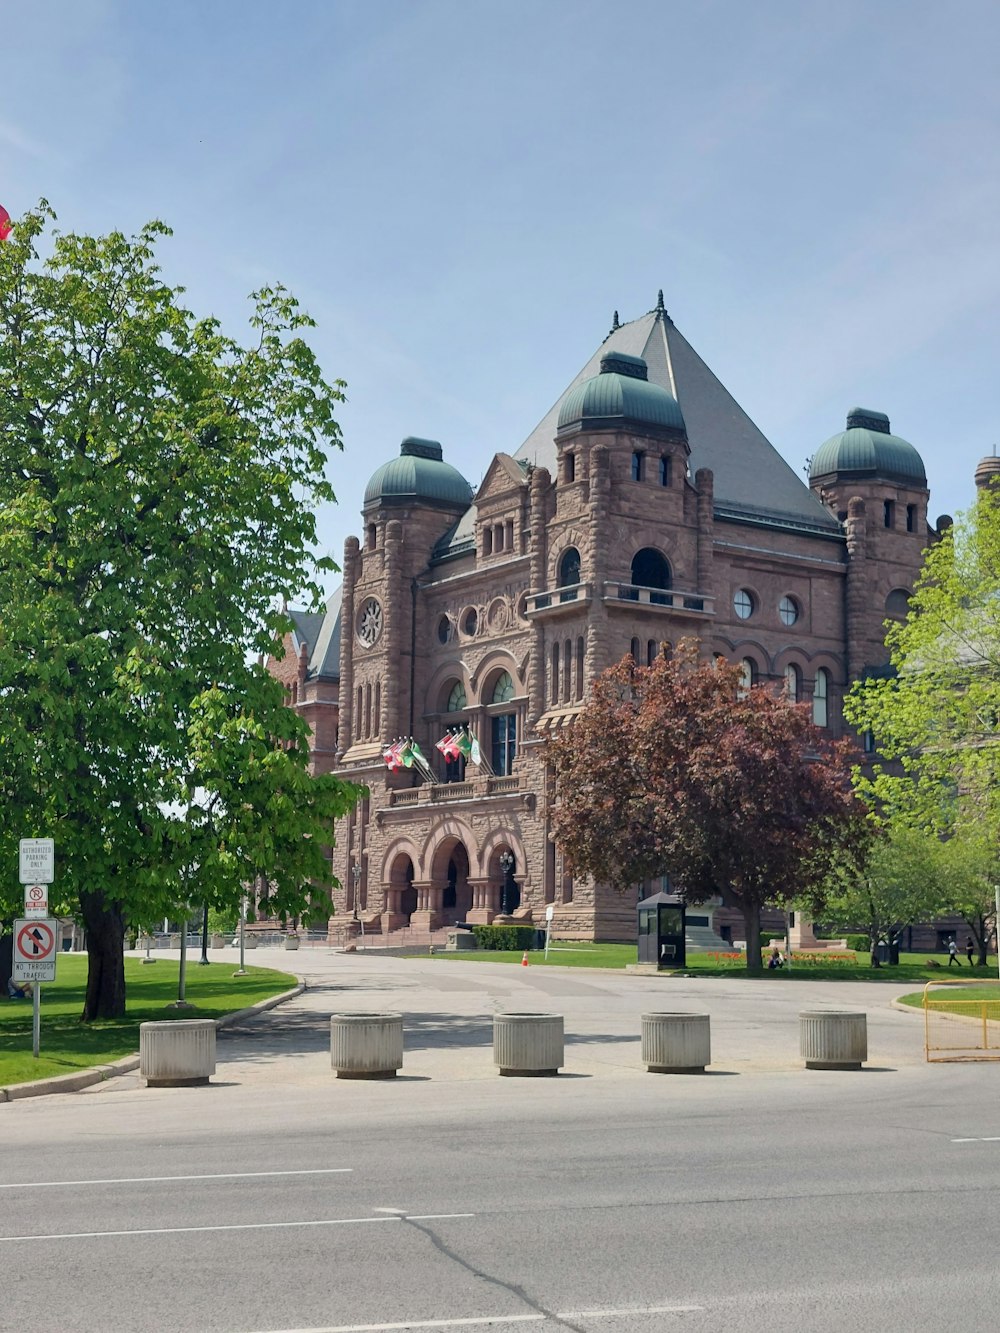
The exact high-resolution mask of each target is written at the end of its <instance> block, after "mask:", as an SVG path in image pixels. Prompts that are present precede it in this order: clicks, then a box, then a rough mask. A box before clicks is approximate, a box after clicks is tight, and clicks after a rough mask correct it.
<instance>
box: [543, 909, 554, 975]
mask: <svg viewBox="0 0 1000 1333" xmlns="http://www.w3.org/2000/svg"><path fill="white" fill-rule="evenodd" d="M555 914H556V909H555V907H554V906H553V905H552V903H549V904H548V906H547V907H546V909H545V961H546V962H548V961H549V936H550V935H551V934H552V918H553V917H554V916H555Z"/></svg>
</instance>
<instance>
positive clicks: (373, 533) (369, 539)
mask: <svg viewBox="0 0 1000 1333" xmlns="http://www.w3.org/2000/svg"><path fill="white" fill-rule="evenodd" d="M377 538H378V528H377V527H376V526H375V524H374V523H369V524H368V527H367V528H366V529H365V550H366V551H374V550H375V545H376V541H377Z"/></svg>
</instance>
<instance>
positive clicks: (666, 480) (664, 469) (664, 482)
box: [660, 456, 670, 486]
mask: <svg viewBox="0 0 1000 1333" xmlns="http://www.w3.org/2000/svg"><path fill="white" fill-rule="evenodd" d="M660 485H661V486H669V485H670V459H669V457H666V456H664V457H663V458H661V459H660Z"/></svg>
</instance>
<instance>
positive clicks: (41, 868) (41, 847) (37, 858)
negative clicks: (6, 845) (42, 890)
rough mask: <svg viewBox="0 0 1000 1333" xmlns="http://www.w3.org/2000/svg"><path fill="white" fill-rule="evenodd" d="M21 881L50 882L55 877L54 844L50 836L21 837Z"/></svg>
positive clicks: (27, 882)
mask: <svg viewBox="0 0 1000 1333" xmlns="http://www.w3.org/2000/svg"><path fill="white" fill-rule="evenodd" d="M19 847H20V853H21V855H20V864H21V883H22V884H51V883H52V881H53V880H54V879H55V877H56V845H55V842H54V841H53V839H52V838H22V839H21V841H20V844H19Z"/></svg>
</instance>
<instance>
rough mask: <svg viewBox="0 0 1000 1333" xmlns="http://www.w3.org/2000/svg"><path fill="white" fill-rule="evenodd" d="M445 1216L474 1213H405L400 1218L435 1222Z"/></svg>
mask: <svg viewBox="0 0 1000 1333" xmlns="http://www.w3.org/2000/svg"><path fill="white" fill-rule="evenodd" d="M447 1217H475V1213H406V1214H405V1215H404V1216H403V1217H402V1218H401V1219H400V1220H401V1221H403V1222H437V1221H438V1219H439V1218H441V1219H443V1218H447Z"/></svg>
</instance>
